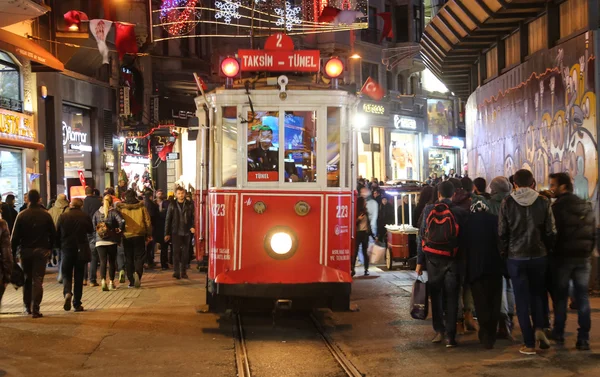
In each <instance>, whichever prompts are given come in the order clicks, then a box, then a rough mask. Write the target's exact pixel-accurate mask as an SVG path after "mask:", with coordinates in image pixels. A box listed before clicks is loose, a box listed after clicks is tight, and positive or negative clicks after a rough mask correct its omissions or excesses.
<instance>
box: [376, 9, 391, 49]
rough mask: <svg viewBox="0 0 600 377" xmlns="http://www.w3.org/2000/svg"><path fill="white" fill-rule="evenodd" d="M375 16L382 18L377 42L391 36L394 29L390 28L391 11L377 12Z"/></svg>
mask: <svg viewBox="0 0 600 377" xmlns="http://www.w3.org/2000/svg"><path fill="white" fill-rule="evenodd" d="M376 15H377V16H379V17H381V19H382V20H383V31H382V32H381V37H380V38H379V43H381V41H383V38H393V37H394V31H393V30H392V13H391V12H381V13H377V14H376Z"/></svg>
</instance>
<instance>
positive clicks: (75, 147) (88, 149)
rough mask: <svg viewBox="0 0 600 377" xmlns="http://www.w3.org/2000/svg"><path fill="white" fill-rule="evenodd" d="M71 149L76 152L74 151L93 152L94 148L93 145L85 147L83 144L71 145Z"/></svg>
mask: <svg viewBox="0 0 600 377" xmlns="http://www.w3.org/2000/svg"><path fill="white" fill-rule="evenodd" d="M69 149H71V150H74V151H80V152H91V151H92V146H91V145H83V144H71V145H69Z"/></svg>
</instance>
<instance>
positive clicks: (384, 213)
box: [377, 195, 396, 246]
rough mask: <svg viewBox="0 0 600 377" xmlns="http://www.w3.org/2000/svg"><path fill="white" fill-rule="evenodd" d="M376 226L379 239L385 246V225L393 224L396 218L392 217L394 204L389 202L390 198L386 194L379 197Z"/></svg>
mask: <svg viewBox="0 0 600 377" xmlns="http://www.w3.org/2000/svg"><path fill="white" fill-rule="evenodd" d="M377 214H378V216H377V223H378V224H377V226H378V229H379V230H378V231H377V234H379V241H381V242H382V243H384V244H385V245H386V246H387V229H386V227H385V226H386V225H394V224H395V223H396V219H395V217H394V205H393V204H392V203H390V199H389V198H388V197H387V196H385V195H384V196H382V197H381V204H380V205H379V211H378V212H377Z"/></svg>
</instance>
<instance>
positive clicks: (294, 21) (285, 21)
mask: <svg viewBox="0 0 600 377" xmlns="http://www.w3.org/2000/svg"><path fill="white" fill-rule="evenodd" d="M300 11H301V8H300V7H293V6H292V5H291V4H290V3H289V2H288V1H286V2H285V9H281V8H278V9H275V14H277V16H279V18H278V19H277V22H276V25H277V26H285V28H286V29H287V31H290V30H292V27H293V26H294V25H300V24H301V23H302V19H300V17H299V13H300Z"/></svg>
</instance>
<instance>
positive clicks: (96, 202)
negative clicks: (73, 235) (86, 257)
mask: <svg viewBox="0 0 600 377" xmlns="http://www.w3.org/2000/svg"><path fill="white" fill-rule="evenodd" d="M96 192H97V194H98V195H96ZM99 194H100V192H99V191H98V190H95V189H93V188H91V187H90V186H87V187H86V188H85V199H84V200H83V212H84V213H85V214H86V215H88V217H89V218H90V220H91V219H93V218H94V214H95V213H96V211H98V208H100V207H102V198H101V197H100V195H99ZM87 238H88V242H89V244H90V250H91V251H92V260H91V261H90V274H89V275H90V276H89V280H90V285H91V286H92V287H97V286H98V285H99V284H98V262H99V261H100V257H99V256H98V251H97V250H96V237H95V236H94V232H92V233H90V234H88V235H87ZM86 267H87V265H86ZM84 280H87V278H86V277H84Z"/></svg>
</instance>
